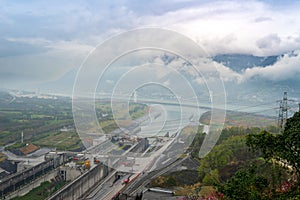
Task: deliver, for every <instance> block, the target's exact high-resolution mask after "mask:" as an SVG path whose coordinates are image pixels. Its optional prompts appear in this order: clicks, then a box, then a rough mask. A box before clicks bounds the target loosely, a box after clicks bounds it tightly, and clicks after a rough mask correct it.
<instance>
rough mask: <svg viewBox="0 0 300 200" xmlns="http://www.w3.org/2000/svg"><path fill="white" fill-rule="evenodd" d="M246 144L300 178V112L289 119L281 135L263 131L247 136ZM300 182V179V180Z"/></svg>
mask: <svg viewBox="0 0 300 200" xmlns="http://www.w3.org/2000/svg"><path fill="white" fill-rule="evenodd" d="M246 144H247V145H248V146H249V147H250V148H251V149H252V150H260V151H261V152H262V153H263V156H264V158H265V159H268V160H270V159H274V160H276V161H277V162H278V163H279V164H282V165H285V166H286V167H288V168H291V169H292V171H293V172H295V173H296V175H297V176H298V177H299V174H300V169H299V162H300V155H299V152H300V112H297V113H295V114H294V116H293V117H291V118H289V119H288V120H287V122H286V124H285V128H284V131H283V132H282V133H281V134H277V135H275V134H271V133H269V132H266V131H263V132H262V133H259V134H250V135H248V136H247V139H246ZM298 182H299V179H298Z"/></svg>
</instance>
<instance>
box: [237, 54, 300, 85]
mask: <svg viewBox="0 0 300 200" xmlns="http://www.w3.org/2000/svg"><path fill="white" fill-rule="evenodd" d="M299 66H300V51H299V50H297V51H294V52H293V53H287V54H284V55H283V56H282V57H281V58H280V59H279V60H278V61H277V62H276V63H275V64H274V65H271V66H267V67H254V68H249V69H246V70H245V72H244V73H243V74H242V80H243V81H246V80H249V79H252V78H254V77H261V78H264V79H267V80H272V81H283V80H289V79H298V78H299V75H300V67H299Z"/></svg>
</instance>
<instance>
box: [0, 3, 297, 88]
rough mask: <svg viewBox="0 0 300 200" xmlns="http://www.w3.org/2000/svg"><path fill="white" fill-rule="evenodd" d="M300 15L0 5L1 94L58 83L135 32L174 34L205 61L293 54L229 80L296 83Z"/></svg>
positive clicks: (162, 6)
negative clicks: (92, 54) (100, 48)
mask: <svg viewBox="0 0 300 200" xmlns="http://www.w3.org/2000/svg"><path fill="white" fill-rule="evenodd" d="M299 10H300V1H296V0H295V1H289V0H278V1H275V0H273V1H272V0H265V1H257V0H255V1H247V3H244V2H243V1H212V0H209V1H208V0H207V1H206V0H203V1H197V0H195V1H192V0H165V1H161V0H152V1H147V0H145V1H141V0H127V1H126V0H119V1H112V0H105V1H96V0H94V1H91V0H74V1H73V0H51V1H48V0H47V1H46V0H45V1H43V0H26V1H19V0H6V1H5V0H0V88H3V87H10V88H14V87H15V88H20V87H26V85H32V84H34V83H36V84H39V83H43V82H48V81H55V80H58V79H60V78H61V77H63V76H64V75H65V74H67V73H70V71H72V70H73V71H74V70H76V69H78V67H79V66H80V64H81V62H82V61H83V59H84V58H85V57H86V56H87V55H88V53H89V51H90V50H92V49H93V48H94V47H96V46H97V45H98V44H99V43H101V42H103V41H104V40H105V39H107V38H108V37H111V36H112V35H115V34H117V33H121V32H124V31H127V30H131V29H134V28H140V27H161V28H167V29H171V30H174V31H178V32H180V33H182V34H184V35H186V36H188V37H190V38H191V39H192V40H194V41H195V42H197V43H198V44H199V45H201V46H202V47H203V49H205V51H206V52H207V53H208V54H210V55H216V54H227V53H243V54H252V55H258V56H267V55H280V54H288V53H290V52H292V51H295V52H296V53H295V54H296V55H295V56H293V58H292V59H293V60H292V61H289V59H288V58H289V56H285V57H284V59H283V60H282V61H281V63H277V66H279V67H277V68H274V67H276V66H271V68H267V69H261V68H256V69H253V70H252V71H251V70H248V71H246V72H245V73H244V74H231V76H234V77H238V79H245V78H249V77H252V76H255V75H256V74H257V73H262V74H263V76H265V77H268V74H271V75H272V78H273V79H274V77H275V78H276V76H277V75H279V74H281V71H286V70H285V65H287V64H288V67H290V68H288V69H291V71H289V72H288V73H286V74H285V75H286V77H289V76H295V74H294V73H293V70H295V71H297V73H300V69H299V68H300V67H298V64H300V61H299V60H300V59H299V57H300V56H298V55H299V51H298V50H299V49H300V12H299ZM289 63H291V65H292V66H290V65H289ZM282 66H283V67H282ZM272 67H273V68H272ZM274 69H275V70H274ZM24 89H25V88H24Z"/></svg>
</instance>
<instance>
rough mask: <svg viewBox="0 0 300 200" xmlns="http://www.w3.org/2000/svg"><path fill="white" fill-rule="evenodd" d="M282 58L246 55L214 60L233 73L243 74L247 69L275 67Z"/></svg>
mask: <svg viewBox="0 0 300 200" xmlns="http://www.w3.org/2000/svg"><path fill="white" fill-rule="evenodd" d="M279 57H280V56H266V57H260V56H253V55H245V54H223V55H217V56H214V57H213V58H212V59H213V60H214V61H216V62H218V63H222V64H223V65H225V66H226V67H229V68H230V69H232V70H233V71H236V72H242V71H243V70H245V69H247V68H252V67H255V66H261V67H265V66H268V65H273V64H274V63H275V62H276V61H277V60H278V58H279Z"/></svg>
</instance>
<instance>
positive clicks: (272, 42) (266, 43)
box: [256, 34, 281, 49]
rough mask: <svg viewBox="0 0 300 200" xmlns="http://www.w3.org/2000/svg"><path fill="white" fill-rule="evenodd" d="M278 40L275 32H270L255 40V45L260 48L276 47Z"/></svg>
mask: <svg viewBox="0 0 300 200" xmlns="http://www.w3.org/2000/svg"><path fill="white" fill-rule="evenodd" d="M280 42H281V39H280V37H279V36H278V35H277V34H270V35H267V36H265V37H263V38H261V39H259V40H257V42H256V45H257V46H258V48H260V49H271V48H276V47H278V46H279V44H280Z"/></svg>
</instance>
